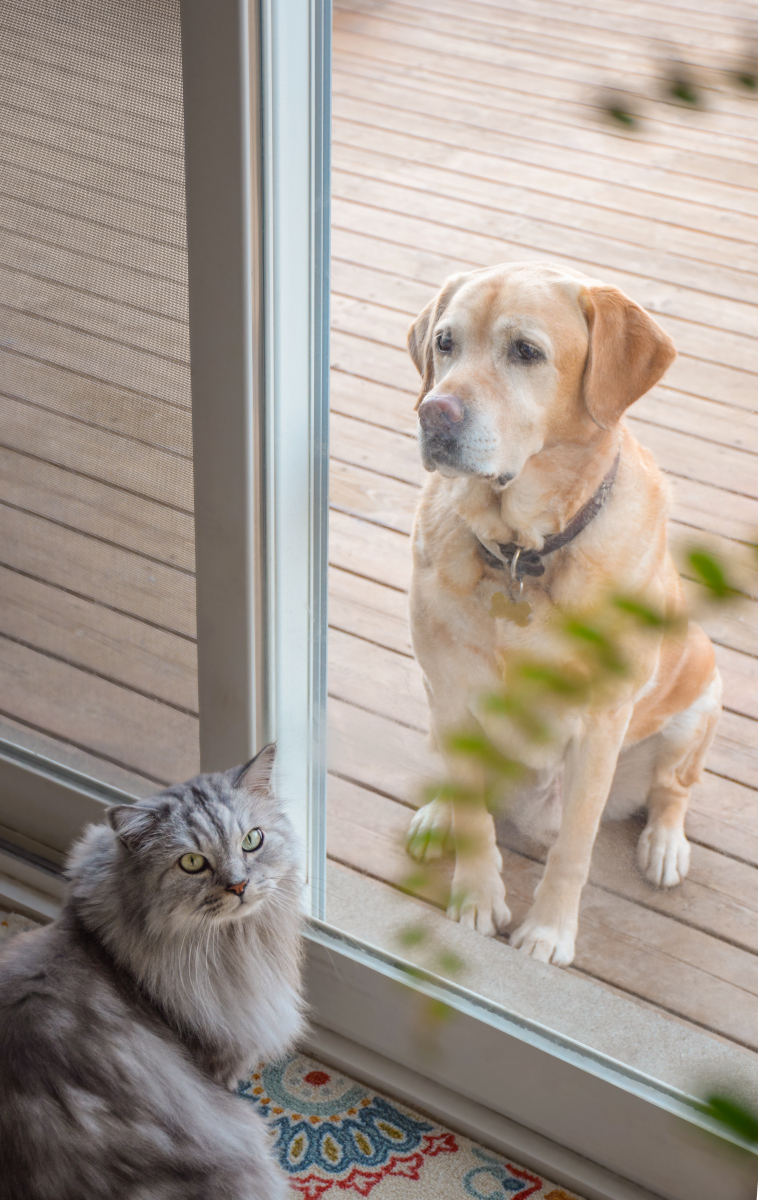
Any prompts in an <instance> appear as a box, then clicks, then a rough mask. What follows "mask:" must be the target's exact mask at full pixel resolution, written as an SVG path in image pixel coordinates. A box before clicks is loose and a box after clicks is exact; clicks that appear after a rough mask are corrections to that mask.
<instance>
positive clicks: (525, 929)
mask: <svg viewBox="0 0 758 1200" xmlns="http://www.w3.org/2000/svg"><path fill="white" fill-rule="evenodd" d="M575 943H576V928H574V927H572V926H570V925H568V924H567V923H566V922H564V921H542V920H540V918H539V917H538V916H537V915H535V916H532V914H531V913H529V914H527V918H526V920H525V921H524V923H523V925H520V926H519V928H518V929H517V930H516V932H515V933H512V934H511V943H510V944H511V945H512V946H515V947H516V949H517V950H522V951H523V952H524V954H529V955H531V957H532V958H536V959H537V960H538V962H544V963H552V964H553V966H556V967H568V966H569V964H570V963H572V962H573V961H574V947H575Z"/></svg>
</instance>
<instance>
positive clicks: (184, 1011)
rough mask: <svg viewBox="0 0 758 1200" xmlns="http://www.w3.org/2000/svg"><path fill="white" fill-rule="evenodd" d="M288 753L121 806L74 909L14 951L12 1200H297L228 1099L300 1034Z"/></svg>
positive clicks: (6, 1166) (5, 1080)
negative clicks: (283, 776) (280, 777)
mask: <svg viewBox="0 0 758 1200" xmlns="http://www.w3.org/2000/svg"><path fill="white" fill-rule="evenodd" d="M273 762H274V748H273V747H271V746H269V747H267V748H266V749H265V750H263V751H261V753H260V754H259V755H258V756H257V757H256V758H255V759H253V761H252V762H251V763H249V764H248V765H247V766H246V767H243V768H241V769H240V768H235V769H234V770H232V771H226V772H224V773H218V774H215V775H199V776H197V777H196V778H195V779H191V780H190V781H189V782H188V783H185V784H179V785H177V786H175V787H170V788H168V789H167V790H166V791H164V792H161V793H160V794H159V795H157V796H154V797H152V798H151V799H149V800H140V801H139V802H138V803H136V804H133V805H128V804H120V805H114V806H113V807H111V808H110V809H108V810H107V824H102V825H91V826H89V828H88V829H87V830H86V831H85V833H84V836H83V837H82V838H81V840H80V841H79V842H78V843H77V845H76V846H75V847H74V848H73V850H72V852H71V855H70V859H69V862H68V866H67V875H68V878H69V880H70V883H69V889H68V895H67V900H66V903H65V906H64V909H63V912H62V914H61V916H60V918H59V919H58V920H57V921H55V922H54V923H53V924H52V925H48V926H46V927H45V928H43V929H39V930H35V931H34V932H32V933H24V934H19V935H18V936H17V937H15V938H14V939H12V940H11V941H10V942H9V944H8V945H7V946H6V948H5V949H4V951H3V953H2V955H0V1162H1V1163H2V1178H3V1186H2V1189H0V1190H2V1194H3V1196H4V1197H5V1200H179V1198H180V1197H181V1200H222V1198H223V1200H232V1198H233V1200H284V1198H285V1197H286V1196H287V1195H288V1194H289V1193H288V1188H287V1184H286V1179H285V1176H284V1174H283V1173H282V1172H280V1170H279V1168H278V1166H277V1165H276V1164H275V1163H274V1160H273V1156H272V1152H271V1148H270V1146H269V1138H268V1133H267V1130H266V1127H265V1125H264V1123H263V1121H262V1120H261V1118H260V1117H259V1116H258V1115H257V1114H256V1113H255V1112H254V1110H253V1108H252V1106H251V1105H250V1104H249V1102H248V1101H246V1100H244V1099H242V1098H241V1097H239V1096H236V1095H233V1094H230V1092H231V1090H232V1089H234V1087H235V1085H236V1083H237V1081H238V1080H239V1078H240V1077H241V1075H242V1074H243V1072H245V1071H246V1070H249V1069H250V1068H251V1067H252V1066H253V1065H254V1064H255V1063H256V1062H258V1061H259V1060H260V1059H276V1058H279V1057H281V1056H282V1055H283V1054H284V1053H285V1052H286V1050H287V1049H288V1048H290V1047H291V1046H292V1044H293V1042H294V1041H295V1039H296V1038H297V1036H298V1034H299V1033H300V1032H301V1029H302V1026H303V1004H302V1000H301V992H300V956H301V931H300V923H301V916H300V895H301V878H300V869H299V865H298V863H299V856H298V849H297V845H296V842H295V837H294V833H293V830H292V828H291V826H290V823H289V820H288V819H287V817H286V816H285V814H284V813H283V811H282V807H281V805H280V804H279V802H278V801H277V800H276V799H275V797H274V796H273V795H272V794H271V790H270V778H271V771H272V767H273Z"/></svg>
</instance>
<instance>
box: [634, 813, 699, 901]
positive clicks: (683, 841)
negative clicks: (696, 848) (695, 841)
mask: <svg viewBox="0 0 758 1200" xmlns="http://www.w3.org/2000/svg"><path fill="white" fill-rule="evenodd" d="M637 863H638V865H639V868H640V871H641V872H642V874H643V875H644V876H645V878H646V879H647V880H648V882H649V883H652V884H655V886H656V887H664V888H671V887H676V885H677V884H678V883H682V881H683V880H684V879H686V877H687V872H688V871H689V869H690V844H689V842H688V841H687V838H686V837H685V836H684V830H683V829H681V828H678V827H675V828H673V829H671V828H669V827H667V826H665V825H663V824H661V823H660V822H656V821H651V822H650V824H649V825H647V826H646V827H645V829H643V831H642V836H641V837H640V840H639V842H638V843H637Z"/></svg>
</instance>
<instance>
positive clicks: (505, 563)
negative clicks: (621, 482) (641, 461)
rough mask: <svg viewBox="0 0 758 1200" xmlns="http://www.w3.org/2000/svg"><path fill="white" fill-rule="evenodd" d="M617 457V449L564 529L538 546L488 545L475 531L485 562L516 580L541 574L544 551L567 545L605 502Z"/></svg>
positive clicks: (551, 550)
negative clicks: (539, 547) (595, 486)
mask: <svg viewBox="0 0 758 1200" xmlns="http://www.w3.org/2000/svg"><path fill="white" fill-rule="evenodd" d="M620 458H621V452H620V451H619V453H618V454H617V455H616V457H615V459H614V460H613V464H612V466H611V469H610V471H609V472H608V474H607V475H606V477H605V479H604V480H603V482H602V483H601V484H600V487H599V488H598V489H597V491H596V492H595V494H594V495H593V496H591V497H590V499H589V500H588V501H587V503H586V504H585V505H584V507H583V508H580V509H579V512H578V513H577V514H576V516H574V517H572V519H571V520H570V521H569V523H568V525H567V526H566V528H565V529H563V530H562V531H561V532H560V533H553V534H551V535H550V537H547V538H545V543H544V545H543V547H542V549H541V550H525V549H524V548H523V546H517V545H516V543H515V542H508V543H507V544H505V545H503V544H501V543H499V542H497V543H493V542H490V543H489V545H485V543H484V542H483V541H482V539H481V538H480V537H479V536H478V535H475V536H476V540H477V541H478V543H479V553H480V554H481V556H482V558H483V559H484V561H485V562H486V564H487V566H488V567H495V568H497V569H499V570H504V569H505V568H506V567H507V568H508V569H509V570H510V572H511V575H512V576H513V577H514V578H515V579H518V580H520V579H521V578H522V577H523V576H524V575H544V574H545V564H544V563H543V561H542V560H543V558H544V557H545V555H546V554H552V553H553V551H554V550H560V549H561V547H562V546H566V545H567V544H568V543H569V542H572V541H573V540H574V538H575V537H578V536H579V534H580V533H581V532H582V530H583V529H586V528H587V526H588V525H589V523H590V521H592V520H593V519H594V518H595V517H596V516H597V514H598V513H599V512H600V511H601V509H602V508H603V507H604V506H605V502H606V501H607V499H608V497H609V495H610V493H611V488H612V487H613V481H614V479H615V478H616V472H617V471H618V468H619V459H620ZM493 546H497V551H495V550H494V549H492V547H493Z"/></svg>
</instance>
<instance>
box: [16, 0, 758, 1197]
mask: <svg viewBox="0 0 758 1200" xmlns="http://www.w3.org/2000/svg"><path fill="white" fill-rule="evenodd" d="M180 6H181V16H182V53H183V78H184V106H185V149H186V181H187V223H188V253H189V297H190V310H189V311H190V340H191V358H192V368H191V369H192V398H193V439H194V471H195V506H196V551H197V611H198V658H199V692H200V749H201V765H202V769H203V770H214V769H217V768H221V767H227V766H229V765H230V764H231V763H234V762H240V761H243V760H245V759H247V758H249V757H251V756H252V754H253V753H255V752H256V751H257V750H258V749H260V748H261V747H262V746H263V745H264V744H265V743H266V742H267V741H269V740H272V739H274V738H276V740H277V742H278V745H279V763H278V771H279V788H280V790H281V792H282V794H283V795H284V796H285V797H287V798H288V799H289V800H290V801H291V802H292V806H293V812H294V814H295V819H296V823H297V826H298V829H299V831H300V834H301V837H302V840H303V845H304V856H305V869H306V877H307V905H308V908H309V911H310V924H309V928H308V931H307V933H306V942H307V953H306V983H307V988H308V996H309V1001H310V1005H311V1013H312V1018H313V1029H312V1032H311V1034H310V1035H309V1037H310V1045H311V1046H312V1047H313V1048H314V1050H316V1052H319V1053H321V1054H323V1055H324V1057H325V1058H327V1060H330V1061H334V1062H336V1063H337V1064H338V1065H341V1066H343V1067H344V1068H345V1069H347V1070H352V1071H353V1072H354V1073H355V1074H356V1075H357V1076H358V1077H361V1078H364V1079H367V1080H369V1081H370V1082H373V1083H374V1084H376V1085H379V1086H384V1087H387V1088H388V1089H390V1090H392V1091H394V1092H395V1093H396V1094H398V1095H401V1096H402V1098H404V1099H405V1100H407V1101H408V1102H410V1103H414V1102H415V1103H417V1104H419V1105H421V1106H422V1107H424V1108H425V1109H426V1110H427V1111H430V1112H434V1113H435V1114H436V1115H437V1116H439V1117H440V1119H444V1120H447V1121H449V1122H450V1123H451V1124H452V1125H453V1126H454V1127H457V1128H460V1129H462V1130H464V1131H465V1132H468V1133H470V1134H471V1135H472V1136H479V1137H480V1138H481V1139H482V1140H484V1141H485V1142H486V1143H487V1144H489V1145H491V1146H493V1147H495V1148H497V1149H500V1150H501V1151H503V1152H504V1153H508V1154H513V1155H514V1156H515V1157H518V1158H520V1159H521V1160H522V1161H524V1162H526V1163H527V1164H528V1165H532V1166H534V1167H535V1168H536V1169H541V1170H545V1171H551V1172H554V1173H555V1174H560V1181H561V1182H563V1183H565V1184H567V1185H568V1186H572V1187H574V1188H576V1189H577V1190H578V1191H580V1192H582V1193H583V1194H584V1195H585V1196H586V1197H587V1198H588V1200H592V1198H610V1197H616V1198H624V1200H635V1198H636V1200H641V1197H643V1196H654V1195H658V1196H664V1197H666V1198H667V1200H692V1198H693V1197H697V1196H703V1197H705V1196H706V1195H714V1196H715V1195H718V1196H719V1197H720V1200H732V1198H733V1200H742V1198H743V1197H748V1196H751V1197H752V1195H753V1189H754V1188H755V1180H756V1162H757V1160H756V1158H755V1156H754V1155H753V1154H752V1153H750V1152H749V1151H748V1150H747V1149H746V1148H745V1147H744V1146H741V1145H740V1143H739V1141H738V1140H737V1139H731V1140H730V1139H729V1138H728V1137H726V1136H724V1135H723V1134H721V1135H718V1134H717V1131H716V1130H715V1129H714V1128H713V1127H712V1126H710V1125H709V1122H708V1121H707V1120H706V1118H704V1117H703V1116H702V1114H700V1113H699V1112H698V1111H697V1109H696V1107H695V1106H694V1104H693V1102H692V1100H691V1099H690V1098H689V1097H687V1096H684V1095H682V1094H678V1093H675V1092H674V1091H673V1089H665V1088H663V1087H662V1086H661V1085H659V1084H657V1083H656V1082H655V1081H654V1080H651V1079H647V1078H645V1077H644V1076H642V1075H641V1074H640V1073H639V1072H634V1071H630V1070H629V1069H627V1068H625V1067H623V1066H622V1065H621V1064H620V1063H617V1062H613V1061H612V1060H610V1059H608V1058H606V1057H604V1056H603V1055H600V1054H594V1053H591V1052H590V1051H588V1050H586V1049H585V1048H583V1047H581V1046H578V1045H576V1044H574V1045H572V1044H570V1042H569V1041H568V1039H566V1038H562V1037H559V1036H557V1035H555V1034H554V1033H551V1032H550V1030H548V1029H545V1028H539V1027H537V1026H536V1025H534V1024H531V1023H529V1022H527V1021H525V1020H523V1019H519V1018H518V1017H516V1016H515V1015H514V1014H512V1013H509V1012H507V1011H505V1010H504V1009H502V1008H498V1006H496V1005H492V1004H489V1003H487V1002H486V1001H485V1000H484V999H483V998H482V997H479V996H476V995H474V994H472V993H467V992H466V990H465V989H464V988H462V987H459V986H455V985H451V984H449V982H446V981H445V980H442V979H441V978H438V977H435V976H434V975H431V974H424V973H421V974H420V975H419V977H418V978H417V979H416V981H415V984H414V986H413V987H411V986H409V982H408V976H407V974H406V973H405V972H404V971H403V969H402V965H401V964H400V963H399V962H398V961H397V959H395V958H393V956H392V955H390V954H387V953H384V952H382V951H380V950H377V949H375V948H373V949H372V948H371V947H368V946H366V945H363V944H361V943H359V942H358V941H356V940H355V939H352V938H350V937H348V936H347V935H345V934H344V933H340V931H339V930H337V929H334V928H332V927H330V926H328V925H327V924H326V923H325V922H324V921H323V916H324V912H325V904H324V897H325V870H326V848H325V836H324V835H325V813H326V755H325V737H326V728H325V726H326V722H325V713H326V643H327V612H326V587H327V562H328V558H327V518H328V504H327V484H328V368H329V353H328V348H329V340H328V338H329V334H328V325H329V320H328V317H329V294H328V288H329V111H330V103H329V95H330V69H331V64H330V44H331V43H330V37H331V5H330V4H329V3H327V2H326V0H214V2H213V3H212V4H211V3H208V0H181V5H180ZM0 797H2V799H0V822H2V823H3V826H4V830H5V833H4V835H3V838H0V872H2V873H3V876H4V877H5V880H6V882H5V884H3V883H2V882H1V881H0V896H6V898H8V899H9V900H10V901H11V902H14V896H15V900H16V902H17V903H20V904H22V905H23V906H25V910H26V911H29V912H37V913H38V914H39V915H41V916H43V917H49V916H50V915H51V914H52V913H53V912H54V911H55V907H56V904H57V902H58V898H59V895H60V883H59V879H60V877H59V873H58V872H59V868H58V866H57V864H55V863H53V862H52V861H50V862H46V861H45V856H44V852H43V853H42V854H40V853H39V846H38V845H37V843H36V842H35V841H34V838H35V831H37V830H39V829H46V830H48V831H49V838H48V841H49V845H50V847H51V848H52V849H53V850H55V851H63V850H65V847H66V845H67V844H68V843H69V842H70V841H71V839H72V838H73V837H74V836H75V835H76V834H77V833H78V831H79V830H80V829H81V827H82V825H83V824H85V823H86V822H87V821H89V820H98V819H100V818H101V817H102V812H103V808H104V806H105V805H107V804H109V803H113V802H120V801H123V800H128V799H130V797H128V796H126V795H125V794H124V793H122V792H119V791H118V789H116V788H112V787H108V786H106V785H103V784H100V783H99V782H97V781H96V780H93V779H89V778H87V777H86V776H84V775H82V774H80V773H77V772H74V771H70V770H68V769H67V768H65V767H63V766H60V765H58V764H55V763H53V762H51V761H49V760H47V759H44V758H43V757H42V756H40V755H35V754H32V753H31V752H27V751H20V750H19V749H18V748H17V747H13V746H12V745H11V744H10V743H4V744H3V745H0ZM13 831H15V832H13ZM14 864H15V865H14ZM14 871H15V875H14ZM14 881H15V882H14ZM14 887H15V893H14V890H13V889H14ZM24 889H26V891H24ZM35 889H36V895H37V897H38V899H37V900H36V901H35V898H34V894H35ZM19 896H20V897H21V900H19V899H18V898H19ZM39 897H43V900H44V902H43V900H40V899H39ZM45 898H46V899H45ZM35 903H36V904H37V907H36V908H35ZM45 905H47V907H45ZM419 993H421V994H423V995H426V996H430V997H433V998H436V999H444V1001H445V1003H446V1004H448V1005H449V1006H450V1007H451V1008H452V1009H454V1010H455V1013H456V1021H455V1024H454V1026H450V1027H449V1028H450V1030H451V1035H450V1036H449V1037H446V1038H445V1039H443V1041H442V1043H441V1046H440V1048H439V1052H438V1054H437V1055H436V1056H435V1057H433V1058H432V1059H428V1058H426V1057H425V1056H424V1054H423V1051H422V1048H420V1047H419V1045H418V1039H416V1038H414V1030H415V1029H417V1017H418V1013H417V996H418V994H419ZM514 1081H515V1082H514ZM697 1130H699V1131H701V1132H700V1135H699V1136H698V1135H697V1134H696V1131H697ZM703 1130H706V1131H708V1132H707V1133H702V1131H703Z"/></svg>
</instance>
